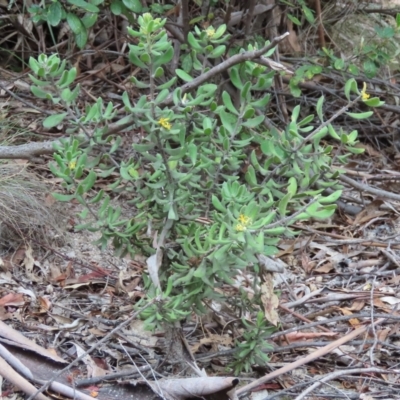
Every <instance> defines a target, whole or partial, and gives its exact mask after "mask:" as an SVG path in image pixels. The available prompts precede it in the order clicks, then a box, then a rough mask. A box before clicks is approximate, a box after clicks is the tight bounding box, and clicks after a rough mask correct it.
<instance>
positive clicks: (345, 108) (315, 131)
mask: <svg viewBox="0 0 400 400" xmlns="http://www.w3.org/2000/svg"><path fill="white" fill-rule="evenodd" d="M360 98H361V96H357V97H356V98H355V99H354V100H352V101H350V102H349V103H347V104H346V105H345V106H344V107H342V108H341V109H340V110H339V111H336V112H335V113H334V114H333V115H332V116H331V117H330V118H329V119H328V120H327V121H325V122H323V123H322V124H321V125H320V126H319V127H318V128H316V129H314V130H313V131H312V132H311V133H310V134H309V135H308V136H307V137H305V138H304V140H302V142H301V143H300V144H299V145H298V146H297V148H296V149H295V150H293V152H297V151H299V150H300V148H301V147H303V146H304V145H305V144H306V143H307V142H309V141H310V140H311V139H312V138H313V137H314V136H315V135H317V134H318V133H319V132H321V130H322V129H323V128H325V127H327V126H328V125H329V124H330V123H332V122H333V121H334V120H335V119H337V118H338V117H339V116H340V115H342V114H343V113H345V112H346V111H348V109H349V108H350V107H351V106H353V105H354V104H356V103H357V102H358V100H360ZM399 198H400V196H399Z"/></svg>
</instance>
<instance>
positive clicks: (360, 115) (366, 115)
mask: <svg viewBox="0 0 400 400" xmlns="http://www.w3.org/2000/svg"><path fill="white" fill-rule="evenodd" d="M373 113H374V112H373V111H366V112H363V113H346V114H347V115H348V116H349V117H351V118H354V119H366V118H369V117H370V116H371V115H372V114H373Z"/></svg>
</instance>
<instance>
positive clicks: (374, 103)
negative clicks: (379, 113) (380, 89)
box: [364, 97, 385, 107]
mask: <svg viewBox="0 0 400 400" xmlns="http://www.w3.org/2000/svg"><path fill="white" fill-rule="evenodd" d="M364 103H365V104H366V105H367V106H369V107H380V106H382V105H384V104H385V102H384V101H380V100H379V97H372V98H371V99H367V100H364Z"/></svg>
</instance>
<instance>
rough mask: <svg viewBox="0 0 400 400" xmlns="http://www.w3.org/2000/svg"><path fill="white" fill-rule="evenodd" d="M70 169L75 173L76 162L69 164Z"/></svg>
mask: <svg viewBox="0 0 400 400" xmlns="http://www.w3.org/2000/svg"><path fill="white" fill-rule="evenodd" d="M68 168H69V169H70V170H71V171H73V170H74V169H75V168H76V160H73V161H70V162H69V164H68Z"/></svg>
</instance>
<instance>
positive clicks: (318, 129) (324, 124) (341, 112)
mask: <svg viewBox="0 0 400 400" xmlns="http://www.w3.org/2000/svg"><path fill="white" fill-rule="evenodd" d="M360 99H361V95H360V96H357V97H356V98H355V99H354V100H352V101H350V102H349V103H348V104H346V105H345V106H344V107H342V108H341V109H340V110H339V111H337V112H335V114H333V115H332V117H330V118H329V119H328V120H327V121H325V122H323V123H322V124H321V125H320V126H319V127H318V128H316V129H314V130H313V131H312V132H311V133H310V134H309V135H308V136H307V137H305V138H304V140H303V141H302V142H301V143H300V144H299V145H298V146H297V147H296V148H295V149H294V150H293V152H294V153H295V152H297V151H299V150H300V149H301V148H302V147H303V146H304V145H305V144H306V143H307V142H309V141H310V140H311V139H312V138H313V137H314V136H315V135H316V134H317V133H319V132H321V130H322V129H323V128H325V127H326V126H328V125H329V124H330V123H331V122H333V121H334V120H335V119H336V118H337V117H339V116H340V115H342V114H343V113H345V112H346V111H347V110H348V109H349V108H350V107H351V106H353V105H354V104H356V103H357V102H358V100H360Z"/></svg>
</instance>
